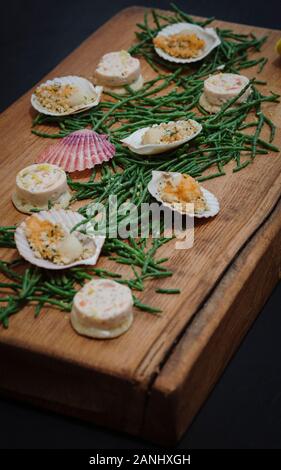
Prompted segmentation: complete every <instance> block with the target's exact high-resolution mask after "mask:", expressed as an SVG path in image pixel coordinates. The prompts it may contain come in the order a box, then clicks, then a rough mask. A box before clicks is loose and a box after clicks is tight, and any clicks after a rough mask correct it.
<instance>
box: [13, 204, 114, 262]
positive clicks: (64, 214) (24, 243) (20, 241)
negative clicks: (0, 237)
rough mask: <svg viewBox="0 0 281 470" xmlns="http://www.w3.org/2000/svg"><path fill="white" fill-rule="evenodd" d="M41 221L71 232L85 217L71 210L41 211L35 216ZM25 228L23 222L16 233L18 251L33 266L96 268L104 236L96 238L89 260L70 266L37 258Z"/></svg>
mask: <svg viewBox="0 0 281 470" xmlns="http://www.w3.org/2000/svg"><path fill="white" fill-rule="evenodd" d="M35 215H36V216H37V217H38V218H39V219H41V220H49V221H50V222H53V223H59V224H61V225H62V226H63V227H65V228H66V229H67V230H71V229H72V228H73V227H74V226H75V225H76V224H78V223H79V222H81V221H82V220H83V219H84V217H83V216H82V215H81V214H79V212H74V211H70V210H67V211H66V210H63V209H60V210H50V211H41V212H38V213H36V214H35ZM24 226H25V221H23V222H22V223H21V224H20V225H19V226H18V228H17V229H16V232H15V242H16V246H17V249H18V251H19V253H20V255H21V256H22V257H23V258H24V259H26V260H27V261H29V262H30V263H31V264H34V265H36V266H39V267H40V268H45V269H56V270H58V269H66V268H72V267H73V266H79V265H82V264H85V265H90V266H94V265H95V264H96V262H97V260H98V258H99V255H100V252H101V249H102V246H103V244H104V240H105V237H103V236H96V237H94V236H93V238H94V240H95V244H96V252H95V254H94V255H93V256H91V258H88V259H83V260H80V261H75V262H73V263H70V264H64V265H60V264H56V263H52V262H51V261H48V260H45V259H42V258H37V257H36V256H35V255H34V252H33V250H32V249H31V248H30V246H29V243H28V240H27V238H26V235H25V232H24Z"/></svg>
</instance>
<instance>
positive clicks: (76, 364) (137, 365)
mask: <svg viewBox="0 0 281 470" xmlns="http://www.w3.org/2000/svg"><path fill="white" fill-rule="evenodd" d="M143 13H144V9H143V8H140V7H133V8H129V9H127V10H123V11H122V12H121V13H119V14H118V15H117V16H115V17H114V18H112V19H111V20H110V21H109V22H108V23H106V24H105V25H104V26H103V27H102V28H100V29H99V30H98V31H96V32H95V33H94V34H93V35H92V36H91V37H90V38H89V39H87V40H86V41H85V42H84V43H83V44H82V45H81V46H79V47H78V48H77V49H76V50H75V51H74V52H73V53H72V54H71V55H70V56H68V57H67V58H66V59H65V60H64V61H63V62H62V63H61V64H59V65H58V66H57V67H56V68H55V69H54V70H53V71H52V72H51V73H50V74H49V75H48V78H50V77H55V76H60V75H68V74H78V75H84V76H86V77H87V76H91V75H92V74H93V71H94V69H95V65H96V63H97V61H98V59H99V58H100V56H101V55H102V54H104V53H106V52H108V51H111V50H112V49H114V50H118V49H127V48H128V47H129V46H130V45H131V44H132V43H133V42H134V31H135V29H136V26H135V25H136V23H137V22H140V21H141V20H142V18H143ZM216 24H217V25H219V26H223V27H230V28H232V29H234V30H235V31H236V32H241V33H243V32H244V33H248V32H249V31H252V32H254V33H255V34H256V35H257V36H261V35H264V34H266V35H268V41H267V43H266V44H265V46H264V47H263V51H262V53H263V55H264V56H266V57H268V59H269V60H268V64H267V66H266V67H265V69H264V71H263V73H262V74H261V75H260V78H261V79H265V80H267V82H268V86H267V88H268V90H272V91H274V92H277V93H278V92H279V93H281V62H280V60H279V59H278V58H277V56H276V53H275V51H274V44H275V42H276V40H277V39H278V38H279V37H280V36H281V32H278V31H272V30H266V29H261V28H254V27H252V26H251V27H248V26H242V25H236V24H230V23H227V24H226V23H224V22H220V21H218V22H216ZM142 66H143V75H144V77H145V78H146V79H149V78H151V76H152V75H153V72H152V71H151V69H150V67H149V66H148V65H146V64H145V63H143V64H142ZM255 73H256V71H255V70H254V69H253V70H252V69H248V70H247V75H249V76H251V75H254V74H255ZM45 78H47V77H45ZM30 94H31V91H29V92H28V93H27V94H25V95H24V96H23V97H22V98H20V99H19V100H18V101H17V102H16V103H14V104H13V105H12V106H11V107H10V108H9V109H7V111H5V112H4V113H3V114H2V116H1V121H0V122H1V134H0V135H1V150H2V152H1V186H0V216H1V223H2V224H3V225H9V224H14V223H15V222H16V223H18V222H20V221H22V220H23V219H24V215H23V214H19V213H18V212H17V211H16V210H15V209H14V208H13V205H12V203H11V193H12V191H13V189H14V184H15V176H16V173H17V172H18V171H19V170H20V169H21V168H23V167H24V166H26V165H28V164H31V163H32V162H34V160H35V157H36V155H37V154H38V152H39V151H40V150H41V149H42V148H43V147H45V146H47V145H49V141H46V139H41V138H39V137H36V136H34V135H32V134H31V132H30V126H31V118H32V115H33V112H32V110H31V108H30ZM264 108H265V109H267V113H268V114H269V115H270V117H271V118H272V119H273V120H274V121H275V123H276V124H278V125H279V127H280V126H281V105H280V104H279V105H276V104H271V103H269V104H267V105H265V107H264ZM278 140H279V144H280V130H279V132H278V134H277V141H278ZM277 143H278V142H277ZM280 170H281V159H280V155H278V154H277V153H274V154H271V155H268V156H261V157H259V156H258V157H257V158H256V160H255V162H254V164H253V165H250V166H248V167H247V168H246V169H244V170H243V171H241V172H239V173H232V165H231V164H230V165H229V166H228V173H227V175H226V176H224V177H221V178H217V179H213V180H210V181H207V182H206V183H205V187H207V189H210V190H211V191H213V192H214V193H215V194H216V195H217V197H218V198H219V200H220V202H221V211H220V213H219V215H218V216H217V217H215V218H214V219H212V220H208V222H199V223H198V222H197V221H196V227H195V244H194V247H193V248H192V249H191V250H175V249H174V242H170V243H169V244H166V245H164V246H163V247H162V253H164V254H165V256H170V258H169V261H168V263H167V266H168V267H170V268H171V269H172V270H173V271H174V273H175V274H174V276H173V278H171V279H169V280H163V281H151V282H150V283H149V284H148V285H147V289H146V290H145V292H144V293H143V295H142V296H141V300H142V301H143V302H145V303H149V304H150V305H156V306H158V307H160V308H162V309H163V311H164V314H163V315H162V316H161V317H155V316H153V315H150V314H148V313H144V312H141V311H136V312H135V322H134V324H133V326H132V328H131V329H130V331H129V332H128V333H127V334H126V335H124V336H121V337H120V338H118V339H114V340H111V341H98V340H90V339H86V338H84V337H81V336H78V335H77V334H76V333H75V332H74V331H73V330H72V328H71V326H70V322H69V315H68V314H65V313H62V312H60V311H57V310H54V309H45V310H44V311H43V312H42V313H41V315H40V316H39V318H38V319H34V315H33V308H32V307H28V308H26V309H24V311H22V312H21V313H20V314H18V315H15V316H14V317H12V318H11V320H10V327H9V329H7V330H5V329H4V328H1V329H0V357H1V361H0V362H1V364H0V388H1V390H2V392H3V393H7V394H9V395H10V396H11V395H12V396H15V397H18V398H21V399H25V400H29V401H31V402H32V403H35V404H38V405H42V406H46V407H48V408H50V409H53V410H56V411H58V412H62V413H67V414H70V415H73V416H77V417H80V418H84V419H87V420H92V421H94V422H96V423H99V424H102V425H106V426H109V427H111V428H115V429H118V430H122V431H125V432H128V433H132V434H135V435H139V436H143V437H145V438H148V439H151V440H153V441H157V442H161V443H166V444H171V443H173V442H175V441H176V440H178V439H179V438H180V436H181V435H182V433H183V432H184V430H185V429H186V427H187V425H188V424H189V423H190V421H191V420H192V418H193V416H194V415H195V413H196V412H197V411H198V409H199V407H200V405H201V404H202V402H203V401H204V399H205V398H206V396H207V394H208V392H209V391H210V390H211V388H212V387H213V385H214V383H215V382H216V380H217V379H218V377H219V375H220V374H221V372H222V370H223V368H224V367H225V365H226V364H227V362H228V360H229V358H230V357H231V355H232V354H233V352H234V351H235V349H236V348H237V346H238V344H239V342H240V341H241V339H242V337H243V336H244V334H245V333H246V331H247V330H248V328H249V327H250V325H251V323H252V322H253V320H254V318H255V317H256V315H257V314H258V312H259V311H260V309H261V307H262V305H263V304H264V302H265V301H266V299H267V297H268V296H269V294H270V292H271V291H272V289H273V287H274V285H275V284H276V283H277V281H278V278H279V270H280V264H281V263H280V256H281V255H280V241H281V217H280V216H281V203H280V202H279V201H280V189H281V176H280ZM1 251H2V253H3V255H2V254H1V258H3V256H5V257H6V259H11V257H12V256H15V252H13V250H3V249H2V250H1ZM160 255H161V253H160ZM99 267H102V268H109V269H112V267H113V266H112V265H111V264H110V263H109V261H108V260H107V259H106V258H104V259H103V258H102V259H101V260H100V262H99ZM114 269H116V265H114ZM117 269H119V270H120V272H123V270H124V268H122V267H118V266H117ZM159 284H161V287H171V286H174V287H180V288H181V289H182V293H181V295H174V296H172V295H170V296H168V295H161V294H156V293H155V287H156V286H159Z"/></svg>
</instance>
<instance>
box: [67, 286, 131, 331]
mask: <svg viewBox="0 0 281 470" xmlns="http://www.w3.org/2000/svg"><path fill="white" fill-rule="evenodd" d="M70 318H71V324H72V326H73V328H74V330H75V331H76V332H77V333H79V334H80V335H84V336H89V337H92V338H99V339H109V338H115V337H117V336H120V335H121V334H123V333H125V332H126V331H127V330H128V329H129V328H130V326H131V324H132V322H133V297H132V293H131V290H130V289H129V287H127V286H124V285H121V284H119V283H118V282H115V281H112V280H109V279H94V280H92V281H90V282H88V283H87V284H86V285H85V286H84V287H82V289H80V290H79V292H77V294H76V295H75V297H74V300H73V307H72V311H71V316H70Z"/></svg>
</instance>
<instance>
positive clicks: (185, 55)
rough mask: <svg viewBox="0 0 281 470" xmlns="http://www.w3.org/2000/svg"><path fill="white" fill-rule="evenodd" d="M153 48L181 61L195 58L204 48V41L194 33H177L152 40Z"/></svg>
mask: <svg viewBox="0 0 281 470" xmlns="http://www.w3.org/2000/svg"><path fill="white" fill-rule="evenodd" d="M153 43H154V45H155V47H158V48H159V49H162V50H163V51H164V52H166V53H167V54H169V55H171V56H173V57H180V58H181V59H190V58H193V57H197V56H198V55H199V53H200V52H201V51H202V49H203V47H204V46H205V41H204V40H203V39H200V38H199V37H198V36H197V35H196V34H195V33H192V34H190V33H184V32H182V33H178V34H171V35H170V36H164V35H161V34H160V35H159V36H157V37H156V38H154V39H153Z"/></svg>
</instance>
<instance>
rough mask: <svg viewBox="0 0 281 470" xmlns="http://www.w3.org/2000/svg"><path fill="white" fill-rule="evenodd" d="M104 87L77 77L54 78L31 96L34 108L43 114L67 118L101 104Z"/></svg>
mask: <svg viewBox="0 0 281 470" xmlns="http://www.w3.org/2000/svg"><path fill="white" fill-rule="evenodd" d="M101 94H102V87H99V86H97V87H95V86H94V85H93V84H92V83H91V82H90V81H89V80H87V79H86V78H82V77H77V76H75V75H69V76H67V77H59V78H54V79H53V80H48V81H47V82H45V83H42V84H41V85H39V86H38V87H37V88H36V90H35V91H34V93H33V94H32V96H31V104H32V106H33V107H34V108H35V109H36V110H37V111H39V112H40V113H43V114H48V115H51V116H67V115H69V114H74V113H77V112H81V111H84V110H87V109H90V108H92V107H94V106H97V105H98V104H99V102H100V98H101Z"/></svg>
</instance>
